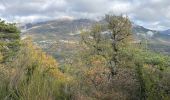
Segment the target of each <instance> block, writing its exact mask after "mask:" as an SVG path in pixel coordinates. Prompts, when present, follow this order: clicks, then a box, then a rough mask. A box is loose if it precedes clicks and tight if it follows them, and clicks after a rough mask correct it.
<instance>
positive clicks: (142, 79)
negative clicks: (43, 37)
mask: <svg viewBox="0 0 170 100" xmlns="http://www.w3.org/2000/svg"><path fill="white" fill-rule="evenodd" d="M103 20H104V21H105V24H103V23H100V22H98V23H93V25H92V24H90V25H89V24H86V26H88V30H85V29H82V30H81V31H79V33H80V35H79V41H76V42H74V41H72V42H70V41H64V43H67V45H65V44H64V45H62V44H60V45H59V46H60V48H61V47H63V46H66V47H63V48H62V49H61V51H62V50H66V51H69V50H70V48H74V51H71V52H67V53H64V54H62V55H64V58H63V59H64V60H62V61H57V59H54V58H53V57H51V56H50V55H48V54H50V52H48V54H47V53H45V52H44V51H43V50H41V48H40V47H38V46H37V45H36V43H35V41H34V42H33V41H32V39H31V38H23V39H21V37H20V36H21V35H20V31H19V30H18V29H17V27H16V26H15V24H10V23H6V22H4V21H0V50H1V51H0V58H1V59H0V61H1V63H0V79H1V80H0V100H169V99H170V57H169V56H167V55H164V54H161V53H156V52H154V51H151V50H150V49H149V48H148V44H146V43H145V42H142V41H141V42H134V41H135V39H136V38H135V36H134V35H133V32H132V31H134V30H133V27H132V23H131V21H130V20H129V18H128V17H124V16H115V15H106V16H105V18H104V19H103ZM73 26H74V25H73ZM63 27H65V26H63ZM44 28H47V27H46V26H44ZM44 28H43V29H44ZM60 28H61V27H60ZM43 29H42V30H43ZM63 30H65V31H67V30H66V29H63ZM52 31H53V32H55V31H57V30H52ZM73 31H74V30H73ZM43 32H45V31H43ZM47 33H48V32H47ZM47 33H46V32H45V33H44V34H47ZM60 34H62V33H60ZM63 34H65V33H63ZM74 35H75V34H74ZM63 36H64V35H63ZM70 36H71V35H70ZM51 37H53V36H51ZM68 38H69V37H68ZM55 39H56V41H59V39H60V38H58V40H57V38H55ZM52 42H53V41H52ZM62 43H63V42H62ZM50 48H52V46H51V47H50ZM54 48H58V46H55V47H54ZM46 49H47V48H46ZM55 50H56V49H53V52H57V51H55Z"/></svg>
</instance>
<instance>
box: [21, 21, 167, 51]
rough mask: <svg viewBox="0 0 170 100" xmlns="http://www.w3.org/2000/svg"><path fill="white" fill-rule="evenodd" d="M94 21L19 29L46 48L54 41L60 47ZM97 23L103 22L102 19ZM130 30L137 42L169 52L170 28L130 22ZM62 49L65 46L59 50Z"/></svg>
mask: <svg viewBox="0 0 170 100" xmlns="http://www.w3.org/2000/svg"><path fill="white" fill-rule="evenodd" d="M95 23H97V21H94V20H90V19H74V20H67V19H66V20H63V19H62V20H61V19H58V20H53V21H46V22H39V23H33V24H32V23H28V24H25V25H24V26H22V27H21V30H22V36H23V37H26V36H32V38H33V40H34V42H35V43H36V44H38V45H39V46H41V47H42V48H44V49H46V50H47V48H50V47H49V45H53V44H54V43H58V44H59V45H60V48H63V47H62V46H63V45H64V44H66V43H67V44H68V43H77V42H78V41H79V40H80V30H81V29H87V30H88V29H89V28H90V27H91V26H92V25H94V24H95ZM98 23H101V24H105V22H104V21H99V22H98ZM132 32H133V36H134V37H135V40H136V41H137V42H140V41H143V40H144V41H145V40H147V41H148V42H147V43H149V45H150V47H151V48H152V49H153V50H155V51H158V52H159V51H161V52H162V51H163V52H170V30H166V31H155V30H151V29H147V28H145V27H143V26H140V25H136V24H134V23H132ZM61 42H62V43H61ZM63 43H64V44H63ZM61 44H62V45H61ZM70 45H73V44H70ZM167 46H168V47H167ZM162 48H163V49H162ZM67 49H68V48H67ZM64 50H65V48H63V49H62V50H60V51H64ZM70 51H71V50H70ZM50 52H51V51H50Z"/></svg>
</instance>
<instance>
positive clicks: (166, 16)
mask: <svg viewBox="0 0 170 100" xmlns="http://www.w3.org/2000/svg"><path fill="white" fill-rule="evenodd" d="M169 11H170V2H169V0H0V17H1V18H3V19H6V20H8V21H17V22H35V21H42V20H50V19H51V20H52V19H56V18H60V17H63V16H67V17H71V18H72V17H74V18H96V17H99V16H103V15H104V14H107V13H109V12H111V13H113V14H116V15H118V14H126V15H128V16H129V17H130V19H131V20H132V21H133V22H135V23H137V24H140V25H143V26H145V27H147V28H151V29H156V30H163V29H168V28H170V24H169V22H170V13H169Z"/></svg>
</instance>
